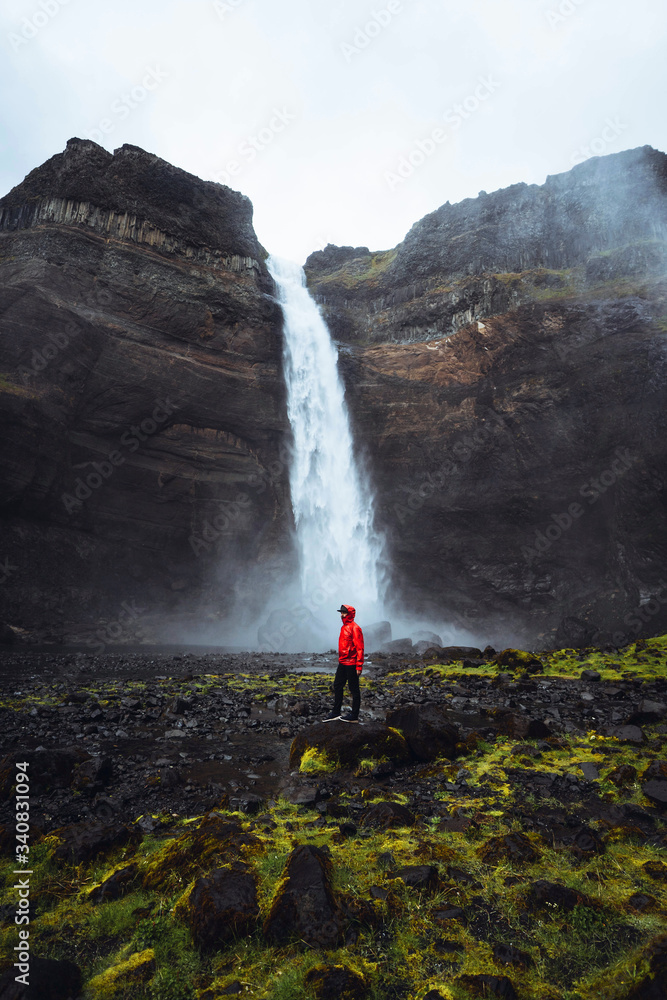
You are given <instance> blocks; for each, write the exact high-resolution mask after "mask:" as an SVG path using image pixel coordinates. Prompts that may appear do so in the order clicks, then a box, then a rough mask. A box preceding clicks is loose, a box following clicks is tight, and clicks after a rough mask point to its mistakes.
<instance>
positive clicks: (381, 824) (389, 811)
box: [360, 802, 415, 830]
mask: <svg viewBox="0 0 667 1000" xmlns="http://www.w3.org/2000/svg"><path fill="white" fill-rule="evenodd" d="M360 822H361V825H362V826H366V827H372V828H375V829H376V830H389V829H393V828H394V827H399V826H414V823H415V817H414V815H413V813H411V812H410V810H409V809H408V808H407V807H406V806H402V805H401V804H400V802H374V803H373V804H372V805H370V806H368V807H367V808H366V809H364V811H363V812H362V814H361V820H360Z"/></svg>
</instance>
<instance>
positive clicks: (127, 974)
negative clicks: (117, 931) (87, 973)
mask: <svg viewBox="0 0 667 1000" xmlns="http://www.w3.org/2000/svg"><path fill="white" fill-rule="evenodd" d="M154 972H155V952H154V951H153V949H152V948H147V949H146V950H145V951H136V952H135V953H134V954H133V955H130V957H129V958H128V959H126V961H124V962H119V963H118V965H112V966H111V967H110V968H108V969H105V971H104V972H102V973H101V974H100V975H99V976H95V977H94V978H93V979H91V980H90V982H89V984H88V990H89V992H90V996H91V998H94V1000H107V998H108V1000H113V997H116V996H120V995H122V994H123V991H125V990H127V989H128V988H129V987H131V986H132V984H133V983H145V982H147V981H148V980H149V979H152V977H153V973H154Z"/></svg>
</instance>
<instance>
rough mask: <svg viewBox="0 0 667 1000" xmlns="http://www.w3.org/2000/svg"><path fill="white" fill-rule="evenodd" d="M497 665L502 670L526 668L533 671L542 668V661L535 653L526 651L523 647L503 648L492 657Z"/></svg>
mask: <svg viewBox="0 0 667 1000" xmlns="http://www.w3.org/2000/svg"><path fill="white" fill-rule="evenodd" d="M493 662H494V663H495V664H496V666H497V667H501V668H502V669H503V670H527V671H529V672H534V671H537V670H541V669H542V666H543V664H542V661H541V660H540V658H539V657H538V656H536V655H535V653H528V652H526V651H525V650H524V649H503V651H502V653H498V654H497V655H496V656H494V658H493Z"/></svg>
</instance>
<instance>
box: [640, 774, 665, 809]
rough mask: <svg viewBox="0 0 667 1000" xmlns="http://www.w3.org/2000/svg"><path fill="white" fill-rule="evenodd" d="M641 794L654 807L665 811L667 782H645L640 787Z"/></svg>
mask: <svg viewBox="0 0 667 1000" xmlns="http://www.w3.org/2000/svg"><path fill="white" fill-rule="evenodd" d="M642 793H643V794H644V795H645V796H646V798H647V799H650V800H651V802H653V803H654V804H655V805H656V806H660V807H661V808H662V809H667V781H647V782H646V784H644V785H642Z"/></svg>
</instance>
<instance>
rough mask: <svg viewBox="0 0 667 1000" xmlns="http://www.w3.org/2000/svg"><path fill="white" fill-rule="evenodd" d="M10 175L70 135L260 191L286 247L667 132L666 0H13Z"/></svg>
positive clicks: (7, 119)
mask: <svg viewBox="0 0 667 1000" xmlns="http://www.w3.org/2000/svg"><path fill="white" fill-rule="evenodd" d="M0 35H1V39H0V45H1V46H2V49H3V51H2V58H1V59H0V108H1V111H0V115H1V131H0V193H1V194H5V193H6V192H7V191H9V190H10V188H12V187H13V186H14V185H15V184H17V183H19V182H20V181H21V180H22V179H23V177H24V176H25V174H27V173H28V172H29V171H30V170H32V169H33V168H34V167H36V166H38V165H39V164H40V163H42V162H43V161H44V160H46V159H48V158H49V157H50V156H52V155H53V154H54V153H57V152H60V151H61V150H62V149H63V148H64V146H65V143H66V142H67V140H68V139H69V138H70V137H72V136H79V137H82V138H84V137H85V138H93V139H95V140H96V141H99V142H100V143H101V145H103V146H105V147H106V148H107V149H109V150H113V149H115V148H117V147H118V146H121V145H122V144H123V143H126V142H128V143H133V144H134V145H137V146H141V147H142V148H143V149H146V150H149V151H150V152H153V153H156V154H158V155H159V156H162V157H164V158H165V159H166V160H169V161H170V162H171V163H173V164H175V165H177V166H179V167H182V168H184V169H185V170H189V171H191V172H192V173H195V174H197V175H199V176H200V177H203V178H205V179H207V180H215V179H217V180H220V181H221V182H223V183H228V184H229V185H230V186H231V187H234V188H236V189H238V190H240V191H242V192H243V193H244V194H247V195H248V196H249V197H250V198H251V199H252V201H253V204H254V206H255V228H256V230H257V233H258V236H259V238H260V240H261V241H262V243H263V244H264V246H265V247H266V248H267V250H269V251H270V252H272V253H277V254H280V255H281V256H286V257H290V258H292V259H294V260H298V261H301V262H302V261H303V260H304V259H305V257H306V256H307V254H308V253H310V252H311V251H312V250H314V249H318V248H321V247H322V246H324V245H325V244H326V243H327V242H333V243H338V244H344V245H350V244H351V245H353V246H357V245H365V246H369V247H370V248H371V249H386V248H388V247H392V246H394V245H395V244H396V243H398V242H399V241H400V240H401V239H402V238H403V236H404V235H405V233H406V231H407V230H408V229H409V228H410V226H411V225H412V224H413V223H414V222H416V221H417V220H418V219H419V218H421V217H422V216H423V215H425V214H426V213H427V212H429V211H432V210H433V209H435V208H437V207H438V206H439V205H441V204H443V203H444V202H446V201H452V202H455V201H460V200H461V199H462V198H466V197H470V196H475V195H477V193H478V192H479V191H480V190H486V191H494V190H496V189H497V188H500V187H506V186H507V185H509V184H513V183H516V182H518V181H526V182H528V183H538V184H541V183H543V182H544V180H545V178H546V176H547V174H553V173H560V172H561V171H564V170H568V169H569V168H570V167H571V166H572V165H573V163H575V162H577V161H580V160H583V159H585V158H587V157H588V156H590V155H594V154H596V153H597V154H609V153H615V152H619V151H620V150H622V149H628V148H633V147H635V146H641V145H644V144H650V145H652V146H654V147H656V148H658V149H661V150H667V116H666V115H665V113H664V99H665V94H666V92H667V60H666V59H665V52H666V51H667V46H666V44H665V43H666V41H667V37H666V36H667V4H666V3H665V0H633V2H632V3H631V4H630V3H629V2H627V0H377V2H376V3H373V2H372V0H368V2H367V0H215V2H214V0H159V2H158V0H131V2H129V0H128V2H126V0H67V2H63V0H2V2H1V3H0Z"/></svg>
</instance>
